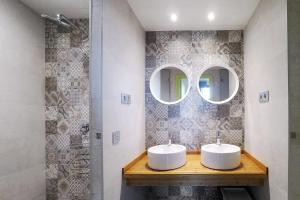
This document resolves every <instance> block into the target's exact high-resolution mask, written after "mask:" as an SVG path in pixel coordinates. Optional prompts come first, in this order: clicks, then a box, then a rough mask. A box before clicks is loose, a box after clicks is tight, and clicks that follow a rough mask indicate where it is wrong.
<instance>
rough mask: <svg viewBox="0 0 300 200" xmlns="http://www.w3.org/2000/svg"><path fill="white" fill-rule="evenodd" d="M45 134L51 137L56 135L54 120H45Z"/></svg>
mask: <svg viewBox="0 0 300 200" xmlns="http://www.w3.org/2000/svg"><path fill="white" fill-rule="evenodd" d="M45 124H46V134H47V135H53V134H57V121H56V120H46V122H45Z"/></svg>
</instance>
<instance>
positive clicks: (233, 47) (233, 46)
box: [229, 42, 242, 54]
mask: <svg viewBox="0 0 300 200" xmlns="http://www.w3.org/2000/svg"><path fill="white" fill-rule="evenodd" d="M229 51H230V53H231V54H241V53H242V46H241V43H239V42H230V43H229Z"/></svg>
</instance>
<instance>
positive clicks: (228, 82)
mask: <svg viewBox="0 0 300 200" xmlns="http://www.w3.org/2000/svg"><path fill="white" fill-rule="evenodd" d="M198 84H199V85H198V87H199V90H200V94H201V96H202V97H203V98H204V99H206V100H208V101H210V102H212V103H224V101H229V100H230V97H233V96H234V95H235V93H236V92H237V89H238V78H237V75H236V73H235V72H234V71H233V70H229V69H227V68H225V67H219V66H215V67H211V68H209V69H207V70H206V71H204V72H203V73H202V74H201V77H200V79H199V83H198Z"/></svg>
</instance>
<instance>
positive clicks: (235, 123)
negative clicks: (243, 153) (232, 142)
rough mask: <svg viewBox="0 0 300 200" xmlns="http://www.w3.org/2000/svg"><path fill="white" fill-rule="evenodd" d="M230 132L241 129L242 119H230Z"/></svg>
mask: <svg viewBox="0 0 300 200" xmlns="http://www.w3.org/2000/svg"><path fill="white" fill-rule="evenodd" d="M229 123H230V130H242V129H243V119H242V118H241V117H230V118H229Z"/></svg>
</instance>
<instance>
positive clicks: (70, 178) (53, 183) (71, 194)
mask: <svg viewBox="0 0 300 200" xmlns="http://www.w3.org/2000/svg"><path fill="white" fill-rule="evenodd" d="M72 21H73V23H74V24H76V25H77V26H80V27H81V28H82V29H84V30H85V31H86V32H87V33H88V27H89V22H88V20H87V19H76V20H72ZM45 30H46V34H45V35H46V40H45V41H46V58H45V62H46V64H45V71H46V73H45V74H46V77H45V91H46V93H45V104H46V106H45V115H46V121H45V126H46V164H47V166H46V167H47V169H46V178H47V181H46V191H47V199H48V200H58V199H61V200H73V199H77V200H85V199H89V193H90V192H89V189H88V183H89V164H90V161H89V128H88V126H89V80H88V71H89V45H88V41H86V40H84V39H85V38H86V36H88V35H85V34H82V33H81V31H79V30H72V31H71V30H69V29H66V28H63V27H61V26H57V24H54V23H52V22H50V21H46V29H45Z"/></svg>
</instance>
